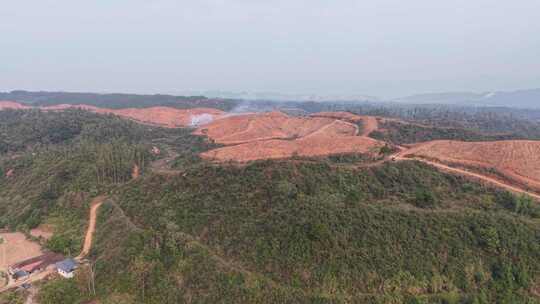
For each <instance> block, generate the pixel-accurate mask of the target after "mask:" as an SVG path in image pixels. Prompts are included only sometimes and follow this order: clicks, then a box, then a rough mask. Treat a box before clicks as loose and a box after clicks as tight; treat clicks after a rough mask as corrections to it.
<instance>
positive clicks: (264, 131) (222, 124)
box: [195, 112, 384, 162]
mask: <svg viewBox="0 0 540 304" xmlns="http://www.w3.org/2000/svg"><path fill="white" fill-rule="evenodd" d="M326 114H328V113H323V114H322V115H314V116H311V117H291V116H288V115H287V114H284V113H281V112H270V113H259V114H246V115H238V116H231V117H226V118H222V119H218V120H216V121H214V122H212V123H210V124H208V125H206V126H204V127H201V128H199V129H197V130H196V131H195V134H198V135H206V136H208V137H209V138H210V139H212V140H213V141H215V142H216V143H220V144H223V145H228V146H227V147H223V148H218V149H214V150H211V151H208V152H205V153H202V154H201V156H202V157H203V158H206V159H211V160H216V161H238V162H247V161H253V160H260V159H277V158H288V157H292V156H306V157H316V156H326V155H332V154H344V153H369V152H374V151H375V150H378V148H380V147H381V146H383V145H384V144H383V143H382V142H380V141H377V140H375V139H371V138H368V137H366V136H363V134H362V136H359V135H358V126H357V125H355V124H353V123H351V122H349V121H351V119H350V117H347V119H346V120H347V121H345V119H343V120H341V119H340V118H341V117H342V116H341V115H339V113H337V114H336V115H337V116H334V117H333V116H332V115H326ZM350 115H354V114H350ZM354 116H355V117H353V118H354V119H357V121H359V120H364V119H365V118H364V117H360V116H358V117H356V115H354ZM375 121H376V120H375Z"/></svg>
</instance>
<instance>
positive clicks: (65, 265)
mask: <svg viewBox="0 0 540 304" xmlns="http://www.w3.org/2000/svg"><path fill="white" fill-rule="evenodd" d="M56 268H58V269H59V270H62V271H63V272H72V271H73V270H75V269H76V268H77V261H75V260H74V259H66V260H63V261H61V262H58V263H56Z"/></svg>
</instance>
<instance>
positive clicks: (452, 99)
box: [0, 88, 540, 109]
mask: <svg viewBox="0 0 540 304" xmlns="http://www.w3.org/2000/svg"><path fill="white" fill-rule="evenodd" d="M178 95H181V96H174V95H163V94H155V95H139V94H95V93H68V92H44V91H40V92H31V91H23V90H16V91H11V92H0V100H10V101H18V102H25V103H33V104H34V103H35V104H40V105H49V104H57V103H62V102H65V103H73V102H76V101H79V102H80V103H89V104H95V103H96V102H98V99H99V103H100V104H97V105H101V103H108V104H109V105H110V104H111V102H112V103H113V106H120V105H121V104H124V103H126V102H128V103H133V102H135V103H138V104H140V106H145V105H147V103H148V102H149V101H150V100H154V101H156V100H158V101H160V102H161V103H163V104H178V103H182V101H185V100H190V101H194V100H197V101H198V103H200V104H201V106H215V104H216V103H225V104H226V103H227V101H228V102H230V101H231V100H250V101H257V100H261V101H262V100H264V101H277V102H281V101H298V102H304V101H313V102H353V103H354V102H372V103H400V104H419V105H426V104H441V105H443V104H444V105H460V106H480V107H514V108H531V109H540V88H539V89H527V90H516V91H493V92H442V93H428V94H416V95H410V96H405V97H400V98H395V99H384V98H379V97H376V96H369V95H362V94H335V95H321V94H291V93H278V92H257V91H244V92H229V91H181V92H179V93H178Z"/></svg>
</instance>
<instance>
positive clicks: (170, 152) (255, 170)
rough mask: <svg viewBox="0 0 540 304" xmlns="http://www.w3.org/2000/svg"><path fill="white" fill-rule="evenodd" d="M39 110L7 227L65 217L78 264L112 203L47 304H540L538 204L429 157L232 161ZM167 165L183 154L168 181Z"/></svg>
mask: <svg viewBox="0 0 540 304" xmlns="http://www.w3.org/2000/svg"><path fill="white" fill-rule="evenodd" d="M1 113H2V112H0V114H1ZM28 113H30V114H23V113H18V112H17V116H15V117H14V118H11V119H12V122H13V124H12V126H6V127H5V128H4V129H3V130H4V131H3V132H2V134H3V135H2V136H4V137H3V138H4V139H5V140H6V142H7V143H8V145H7V146H8V149H7V150H8V151H9V153H7V154H6V153H4V154H3V155H2V157H1V158H0V159H1V162H0V194H1V196H0V197H1V198H0V228H2V227H7V228H11V229H19V230H27V229H29V228H33V227H35V226H37V225H39V224H41V223H49V224H51V225H53V226H54V227H55V237H53V239H51V240H50V241H49V242H48V243H47V246H48V247H49V248H50V249H52V250H55V251H60V252H63V253H65V254H67V255H73V253H76V252H78V250H79V248H80V243H81V240H82V235H83V233H82V231H81V230H83V229H84V226H85V223H86V222H85V221H86V215H87V212H88V203H89V201H90V199H91V198H92V197H94V196H96V195H98V194H106V195H108V197H109V199H108V200H107V202H106V203H105V204H104V205H103V206H102V207H101V209H100V212H99V218H98V229H97V234H96V243H95V246H94V247H93V249H92V252H91V255H90V259H91V264H90V267H91V268H88V267H83V268H82V269H80V270H79V272H78V274H77V276H76V279H75V280H71V281H66V280H53V281H50V282H47V283H45V284H44V285H43V286H42V287H41V290H40V294H39V300H40V303H41V304H49V303H55V304H57V303H60V304H61V303H69V304H73V303H86V302H87V301H89V300H92V299H99V300H100V303H111V304H112V303H115V304H121V303H125V304H130V303H131V304H133V303H160V304H162V303H538V301H537V300H536V301H535V297H536V298H537V297H538V292H539V289H540V263H538V262H537V261H538V260H539V259H540V210H539V207H538V204H537V203H536V202H533V201H532V200H530V199H529V198H527V197H516V196H513V195H511V194H508V193H506V192H500V191H497V190H494V189H490V188H486V187H483V186H480V185H478V184H476V183H472V182H469V181H467V180H466V179H464V178H461V177H457V176H453V175H448V174H443V173H441V172H438V171H437V170H435V169H433V168H432V167H429V166H427V165H424V164H422V163H419V162H414V161H410V162H399V163H393V162H389V163H385V164H381V165H379V166H367V167H363V166H361V165H358V163H360V164H362V163H363V162H365V159H364V158H363V157H362V156H353V155H342V156H334V157H328V158H326V159H322V160H321V159H307V160H306V159H293V160H291V161H262V162H254V163H251V164H249V165H246V166H232V165H231V166H217V165H213V164H208V163H205V162H203V161H201V160H200V159H199V158H198V157H197V156H196V155H197V153H198V152H200V151H204V150H206V149H208V148H210V147H212V146H213V145H212V144H211V143H208V142H207V141H205V140H204V139H202V138H200V137H195V136H192V135H190V131H189V130H165V129H160V128H150V127H148V126H140V125H136V124H133V123H131V122H127V121H124V120H121V119H118V118H116V117H113V116H98V115H94V114H88V113H84V112H81V111H68V112H65V113H63V114H59V113H41V112H28ZM56 119H58V121H57V122H56ZM101 119H102V120H101ZM96 120H98V121H97V122H96ZM64 121H65V122H64ZM56 123H58V124H62V123H66V124H68V125H74V126H76V127H74V128H73V130H75V131H73V132H67V133H62V134H63V135H62V136H60V137H59V140H57V141H55V142H51V141H49V140H47V141H44V142H43V143H42V142H39V141H38V140H37V139H36V138H32V137H31V134H32V132H27V133H25V132H26V131H25V129H24V127H23V126H24V125H25V124H27V125H29V126H31V127H32V128H34V127H35V126H36V125H51V124H52V125H54V124H56ZM51 130H54V128H51ZM17 133H20V134H21V136H20V137H19V136H17ZM25 134H27V135H25ZM47 134H48V133H47V132H44V135H46V136H47ZM25 137H26V138H28V139H26V140H24V141H21V142H22V143H20V144H18V142H17V141H18V140H20V139H21V138H25ZM12 143H13V144H12ZM15 143H17V144H16V145H15ZM15 146H17V147H18V148H12V147H15ZM153 146H158V147H159V148H161V149H162V150H163V151H162V153H160V155H152V154H151V153H149V151H150V150H151V148H152V147H153ZM12 156H16V157H15V158H13V157H12ZM162 157H165V158H174V159H175V161H174V162H172V163H171V164H169V166H171V167H172V168H169V169H170V171H167V172H166V174H165V173H162V172H161V171H160V170H161V169H162V168H161V167H156V165H155V164H157V163H159V159H160V158H162ZM134 165H137V166H140V169H141V170H140V173H142V176H141V177H139V178H137V179H132V176H131V174H132V170H133V166H134ZM11 169H14V170H13V173H12V175H11V176H9V177H8V176H6V173H7V172H9V171H10V170H11ZM90 269H91V270H94V271H95V274H96V278H95V284H91V282H92V281H93V280H92V275H91V273H90ZM94 285H95V286H94ZM94 287H95V288H94ZM2 297H4V298H2ZM2 297H0V303H11V302H8V301H11V300H9V299H8V297H12V298H13V299H14V300H13V301H14V302H13V303H17V302H15V301H19V299H20V294H6V295H3V296H2ZM17 297H18V298H17ZM4 299H7V300H4ZM2 301H4V302H2Z"/></svg>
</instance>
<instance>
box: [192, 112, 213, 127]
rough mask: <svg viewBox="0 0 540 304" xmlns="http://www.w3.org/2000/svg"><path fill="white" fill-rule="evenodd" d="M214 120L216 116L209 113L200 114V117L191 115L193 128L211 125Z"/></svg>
mask: <svg viewBox="0 0 540 304" xmlns="http://www.w3.org/2000/svg"><path fill="white" fill-rule="evenodd" d="M213 120H214V116H212V115H211V114H207V113H204V114H200V115H191V126H192V127H198V126H201V125H205V124H208V123H211V122H212V121H213Z"/></svg>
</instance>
